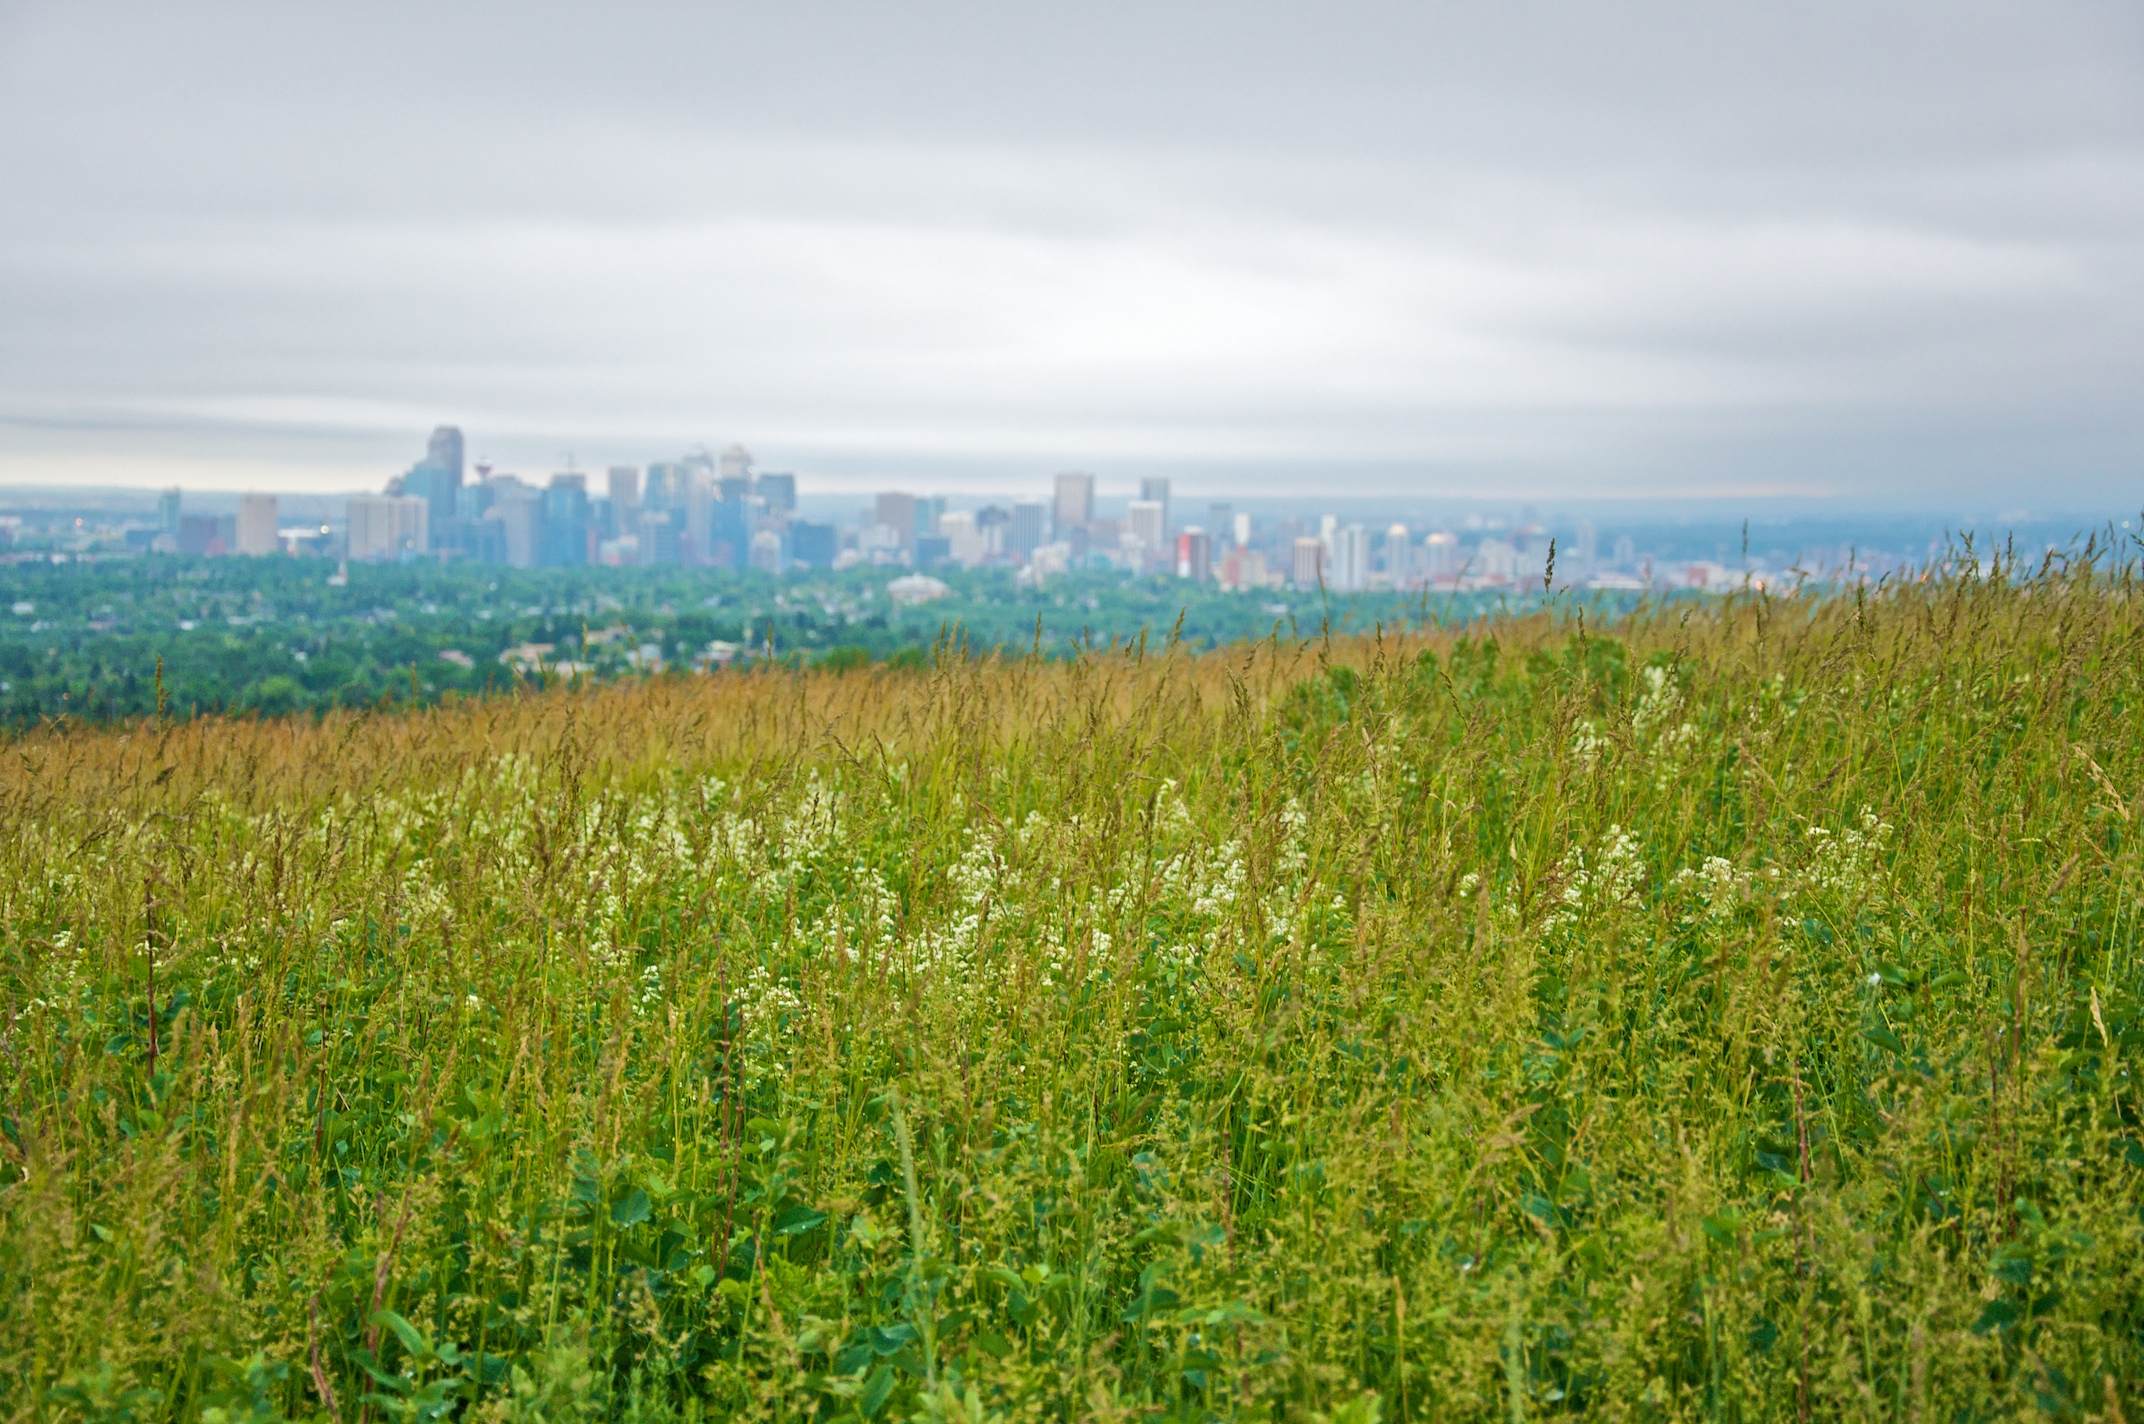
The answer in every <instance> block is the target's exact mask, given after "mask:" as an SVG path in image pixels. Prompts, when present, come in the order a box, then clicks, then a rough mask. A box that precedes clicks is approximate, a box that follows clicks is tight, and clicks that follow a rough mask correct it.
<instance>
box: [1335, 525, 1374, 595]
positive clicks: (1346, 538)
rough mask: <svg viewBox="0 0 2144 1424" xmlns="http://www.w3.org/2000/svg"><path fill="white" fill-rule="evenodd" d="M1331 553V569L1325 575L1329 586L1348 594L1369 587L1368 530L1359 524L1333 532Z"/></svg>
mask: <svg viewBox="0 0 2144 1424" xmlns="http://www.w3.org/2000/svg"><path fill="white" fill-rule="evenodd" d="M1332 551H1333V552H1332V567H1331V568H1330V570H1329V571H1328V572H1327V574H1326V582H1327V583H1328V584H1329V585H1330V586H1332V587H1333V588H1336V589H1341V590H1343V591H1345V592H1349V593H1353V592H1355V591H1356V590H1358V589H1364V588H1368V587H1369V586H1370V531H1369V530H1367V529H1365V528H1363V527H1362V526H1361V525H1360V524H1350V525H1348V526H1347V527H1346V528H1344V529H1336V530H1334V531H1333V541H1332Z"/></svg>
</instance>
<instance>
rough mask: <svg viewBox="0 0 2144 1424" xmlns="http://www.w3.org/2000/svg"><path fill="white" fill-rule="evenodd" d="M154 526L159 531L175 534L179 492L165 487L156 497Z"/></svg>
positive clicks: (177, 523)
mask: <svg viewBox="0 0 2144 1424" xmlns="http://www.w3.org/2000/svg"><path fill="white" fill-rule="evenodd" d="M156 527H157V529H158V531H159V532H161V533H165V534H172V535H176V534H177V533H178V532H179V492H178V490H177V489H175V488H174V489H167V490H165V491H164V492H163V493H162V494H160V495H158V496H157V497H156Z"/></svg>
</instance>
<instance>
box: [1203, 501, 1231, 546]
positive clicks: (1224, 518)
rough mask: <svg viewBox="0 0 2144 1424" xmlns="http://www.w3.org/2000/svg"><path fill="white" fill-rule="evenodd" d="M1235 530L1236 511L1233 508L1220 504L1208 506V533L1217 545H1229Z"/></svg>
mask: <svg viewBox="0 0 2144 1424" xmlns="http://www.w3.org/2000/svg"><path fill="white" fill-rule="evenodd" d="M1235 528H1236V511H1235V508H1234V507H1233V506H1231V505H1226V504H1218V503H1217V504H1209V505H1207V506H1206V533H1207V536H1208V537H1209V538H1210V539H1212V540H1213V542H1214V544H1215V545H1217V546H1218V545H1221V544H1225V543H1228V542H1229V536H1230V535H1231V534H1233V533H1234V532H1235Z"/></svg>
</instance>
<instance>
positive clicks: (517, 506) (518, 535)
mask: <svg viewBox="0 0 2144 1424" xmlns="http://www.w3.org/2000/svg"><path fill="white" fill-rule="evenodd" d="M490 483H491V485H492V487H493V488H492V495H491V508H490V509H488V510H486V511H484V517H485V518H486V519H495V520H497V521H498V523H499V543H498V547H499V552H500V554H501V555H502V556H503V557H504V558H505V560H506V562H507V564H508V565H509V566H510V567H512V568H517V569H532V568H534V567H536V561H537V559H539V558H540V557H541V556H542V554H543V492H542V491H540V490H534V489H531V488H529V487H528V486H527V485H525V484H523V483H522V482H521V481H520V480H518V479H515V478H514V477H513V476H512V475H507V476H505V477H503V478H501V479H496V480H492V481H491V482H490Z"/></svg>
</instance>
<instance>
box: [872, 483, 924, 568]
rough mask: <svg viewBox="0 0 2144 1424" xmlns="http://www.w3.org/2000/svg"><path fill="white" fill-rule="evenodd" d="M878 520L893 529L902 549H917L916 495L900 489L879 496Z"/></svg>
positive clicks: (910, 551)
mask: <svg viewBox="0 0 2144 1424" xmlns="http://www.w3.org/2000/svg"><path fill="white" fill-rule="evenodd" d="M875 513H876V516H877V519H878V522H879V523H880V524H881V525H883V526H885V527H886V528H888V529H891V530H892V531H893V537H894V538H895V539H896V540H898V541H899V543H900V546H901V548H902V549H904V550H906V551H907V552H909V553H911V554H912V553H914V552H915V550H916V497H915V496H914V495H912V494H902V493H900V492H899V491H898V490H896V491H893V492H891V493H888V494H882V495H880V496H879V497H878V506H877V509H876V511H875Z"/></svg>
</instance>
